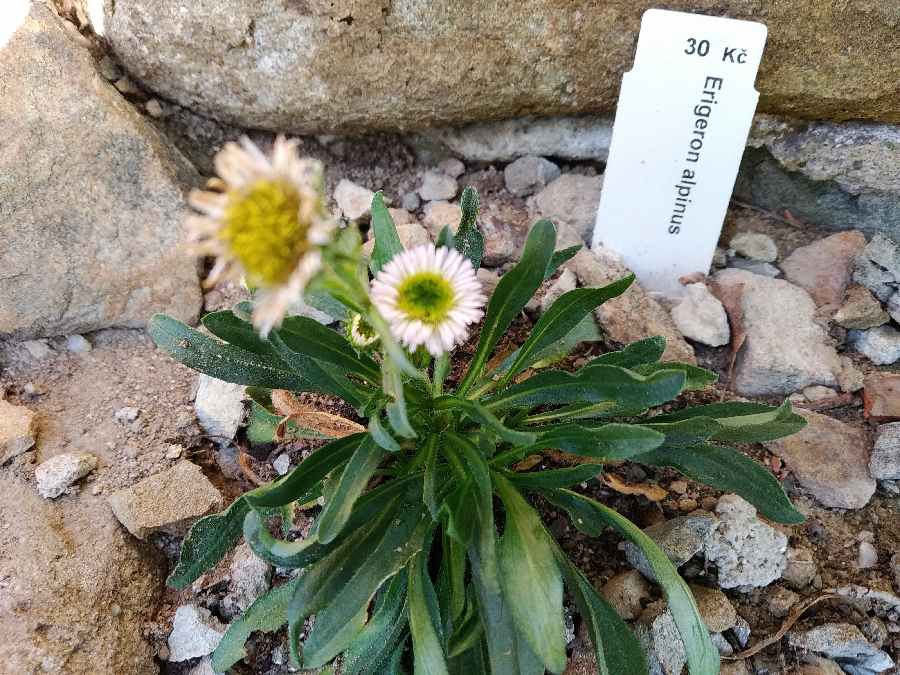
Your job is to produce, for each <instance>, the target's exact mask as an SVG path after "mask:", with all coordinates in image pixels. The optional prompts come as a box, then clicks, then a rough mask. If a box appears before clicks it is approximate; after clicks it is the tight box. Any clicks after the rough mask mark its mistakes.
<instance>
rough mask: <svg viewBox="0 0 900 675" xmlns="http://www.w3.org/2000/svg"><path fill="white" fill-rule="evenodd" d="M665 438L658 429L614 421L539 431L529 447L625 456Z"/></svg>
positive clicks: (603, 456) (652, 447) (608, 457)
mask: <svg viewBox="0 0 900 675" xmlns="http://www.w3.org/2000/svg"><path fill="white" fill-rule="evenodd" d="M665 439H666V437H665V435H663V434H661V433H660V432H658V431H656V430H654V429H650V428H648V427H646V426H640V425H636V424H620V423H617V422H614V423H612V424H604V425H603V426H602V427H582V426H579V425H577V424H563V425H561V426H558V427H551V430H550V431H547V432H546V433H543V434H541V435H540V437H539V438H538V440H537V442H536V443H535V444H534V446H532V448H533V449H542V448H555V449H557V450H562V451H564V452H570V453H572V454H575V455H582V456H585V457H596V458H598V459H604V460H613V459H628V458H629V457H634V456H635V455H641V454H642V453H645V452H649V451H650V450H655V449H656V448H658V447H659V446H660V445H661V444H662V442H663V441H664V440H665Z"/></svg>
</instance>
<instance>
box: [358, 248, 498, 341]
mask: <svg viewBox="0 0 900 675" xmlns="http://www.w3.org/2000/svg"><path fill="white" fill-rule="evenodd" d="M485 300H486V298H485V296H484V294H483V293H482V292H481V284H480V283H479V281H478V278H477V277H476V276H475V269H474V268H473V267H472V263H471V262H469V260H468V259H467V258H465V257H464V256H462V255H460V253H459V252H457V251H456V250H454V249H450V248H445V247H441V248H435V247H434V245H433V244H424V245H422V246H417V247H416V248H413V249H410V250H408V251H404V252H403V253H400V254H399V255H397V256H395V257H394V258H393V259H392V260H391V261H390V262H389V263H388V264H387V265H385V266H384V268H383V269H382V270H381V271H380V272H379V273H378V275H377V276H376V277H375V279H374V280H373V281H372V302H373V303H374V304H375V306H376V307H377V308H378V310H379V311H380V312H381V314H382V315H383V316H384V317H385V318H386V319H387V320H388V322H389V323H390V326H391V332H392V333H393V335H394V337H396V338H397V339H398V340H399V341H400V342H402V343H403V344H404V345H406V346H407V347H409V348H410V349H416V348H417V347H419V346H420V345H425V347H426V349H428V351H429V352H430V353H431V354H432V355H433V356H440V355H441V354H443V353H444V352H447V351H450V350H451V349H452V348H453V347H454V346H456V345H458V344H460V343H461V342H463V341H464V340H465V339H466V337H467V336H468V334H469V331H468V326H469V324H472V323H475V322H476V321H478V320H479V319H481V316H482V307H483V306H484V303H485Z"/></svg>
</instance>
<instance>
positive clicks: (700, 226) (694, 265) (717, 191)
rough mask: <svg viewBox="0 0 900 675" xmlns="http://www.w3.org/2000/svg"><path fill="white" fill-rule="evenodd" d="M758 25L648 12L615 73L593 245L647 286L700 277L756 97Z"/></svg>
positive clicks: (672, 287) (664, 287) (673, 287)
mask: <svg viewBox="0 0 900 675" xmlns="http://www.w3.org/2000/svg"><path fill="white" fill-rule="evenodd" d="M766 33H767V30H766V27H765V26H764V25H763V24H761V23H755V22H752V21H737V20H735V19H723V18H720V17H713V16H703V15H699V14H687V13H683V12H671V11H667V10H661V9H649V10H647V11H646V12H645V13H644V16H643V19H642V20H641V33H640V36H639V37H638V44H637V53H636V54H635V58H634V66H633V68H632V69H631V70H630V71H629V72H627V73H625V76H624V77H623V79H622V90H621V93H620V95H619V104H618V108H617V109H616V119H615V124H614V125H613V134H612V142H611V144H610V149H609V160H608V162H607V165H606V174H605V176H604V182H603V192H602V194H601V197H600V207H599V209H598V211H597V222H596V224H595V226H594V241H593V244H594V246H597V245H599V244H602V245H604V246H607V247H609V248H611V249H613V250H614V251H616V252H618V253H619V254H620V255H621V256H622V257H623V258H624V259H625V262H626V263H627V264H628V266H629V267H630V268H631V269H632V270H633V271H634V273H635V274H636V275H637V277H638V279H639V280H640V282H641V284H642V285H643V286H644V287H645V288H646V289H647V290H649V291H658V292H661V293H665V294H667V295H671V296H677V295H679V294H680V293H681V291H682V288H683V287H682V286H681V284H680V283H679V281H678V279H679V277H682V276H684V275H687V274H691V273H693V272H702V273H704V274H706V273H707V272H708V271H709V266H710V264H711V262H712V257H713V253H714V252H715V247H716V242H717V241H718V239H719V233H720V231H721V229H722V221H723V220H724V218H725V210H726V209H727V208H728V201H729V199H730V198H731V192H732V190H733V189H734V181H735V179H736V177H737V171H738V166H739V164H740V161H741V155H742V154H743V151H744V146H745V145H746V143H747V135H748V133H749V131H750V124H751V122H752V120H753V113H754V111H755V110H756V103H757V101H758V100H759V93H758V92H757V91H756V89H755V88H754V81H755V79H756V71H757V69H758V68H759V61H760V58H761V57H762V53H763V47H764V46H765V43H766Z"/></svg>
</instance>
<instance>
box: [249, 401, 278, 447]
mask: <svg viewBox="0 0 900 675" xmlns="http://www.w3.org/2000/svg"><path fill="white" fill-rule="evenodd" d="M279 424H281V417H279V416H278V415H273V414H272V413H270V412H269V411H268V410H266V409H265V408H264V407H263V406H261V405H260V404H259V403H257V402H256V401H253V402H252V403H251V404H250V415H249V421H248V423H247V440H248V441H250V445H251V446H252V447H256V446H259V445H266V444H268V443H272V442H273V441H274V439H275V431H276V430H277V428H278V425H279Z"/></svg>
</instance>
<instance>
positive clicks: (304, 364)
mask: <svg viewBox="0 0 900 675" xmlns="http://www.w3.org/2000/svg"><path fill="white" fill-rule="evenodd" d="M269 342H270V343H271V344H272V346H273V347H274V348H275V350H276V351H277V352H278V356H279V357H280V358H281V360H282V362H283V363H285V364H286V365H287V366H289V367H290V368H291V369H292V370H294V371H296V372H298V373H303V375H304V376H305V378H306V379H307V382H308V384H307V385H306V387H305V389H303V391H318V392H321V393H323V394H330V395H332V396H337V397H338V398H342V399H344V400H345V401H346V402H347V403H349V404H350V405H352V406H353V407H354V408H356V409H359V408H361V407H362V406H363V405H364V404H365V402H366V401H367V400H368V399H369V398H370V393H369V392H367V391H366V390H365V389H363V388H362V387H361V386H360V385H358V384H356V383H355V382H351V381H350V380H349V379H348V378H347V376H346V374H345V372H344V371H343V370H342V369H341V367H340V366H336V365H334V364H331V363H321V362H319V361H317V360H316V359H313V358H310V357H309V356H306V355H305V354H300V353H298V352H295V351H294V350H293V349H291V347H290V346H288V345H287V344H286V343H285V342H284V340H283V339H282V336H281V335H280V334H279V333H278V332H274V333H270V334H269ZM274 388H278V387H274ZM281 388H282V389H283V388H284V387H281ZM370 391H371V390H370Z"/></svg>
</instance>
